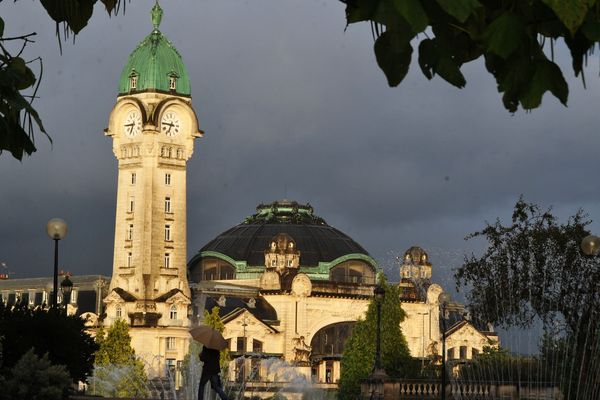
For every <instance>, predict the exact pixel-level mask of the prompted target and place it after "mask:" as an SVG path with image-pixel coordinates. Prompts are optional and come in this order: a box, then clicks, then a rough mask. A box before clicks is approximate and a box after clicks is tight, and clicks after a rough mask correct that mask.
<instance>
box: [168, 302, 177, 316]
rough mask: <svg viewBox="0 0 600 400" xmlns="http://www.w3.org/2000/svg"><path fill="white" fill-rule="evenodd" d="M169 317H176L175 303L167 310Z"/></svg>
mask: <svg viewBox="0 0 600 400" xmlns="http://www.w3.org/2000/svg"><path fill="white" fill-rule="evenodd" d="M169 318H170V319H177V306H176V305H175V304H173V305H172V306H171V310H170V311H169Z"/></svg>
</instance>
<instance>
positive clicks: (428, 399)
mask: <svg viewBox="0 0 600 400" xmlns="http://www.w3.org/2000/svg"><path fill="white" fill-rule="evenodd" d="M361 392H362V398H363V399H370V398H378V399H386V400H387V399H394V400H396V399H399V400H403V399H406V400H421V399H423V400H433V399H436V400H437V399H440V398H441V394H442V385H441V382H440V381H439V380H408V379H394V378H387V379H385V380H384V381H383V382H382V381H381V380H379V381H377V380H366V381H364V382H363V383H362V388H361ZM374 394H375V396H374ZM373 396H374V397H373ZM446 398H447V399H448V400H456V399H461V400H488V399H489V400H496V399H498V400H513V399H515V400H516V399H522V400H525V399H531V400H534V399H535V400H562V399H563V398H564V396H563V394H562V393H561V391H560V389H559V387H558V384H556V383H554V382H458V381H454V382H450V383H448V384H447V385H446Z"/></svg>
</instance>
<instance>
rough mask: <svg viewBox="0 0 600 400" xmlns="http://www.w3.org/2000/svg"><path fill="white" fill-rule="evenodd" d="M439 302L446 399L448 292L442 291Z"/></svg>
mask: <svg viewBox="0 0 600 400" xmlns="http://www.w3.org/2000/svg"><path fill="white" fill-rule="evenodd" d="M438 302H439V303H440V312H441V313H442V318H441V319H442V400H446V309H447V307H448V303H449V302H450V295H449V294H448V293H446V292H442V293H440V295H439V296H438Z"/></svg>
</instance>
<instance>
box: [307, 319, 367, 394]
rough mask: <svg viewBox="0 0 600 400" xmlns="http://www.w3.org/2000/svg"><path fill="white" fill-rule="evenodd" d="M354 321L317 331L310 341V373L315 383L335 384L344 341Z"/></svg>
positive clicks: (339, 323)
mask: <svg viewBox="0 0 600 400" xmlns="http://www.w3.org/2000/svg"><path fill="white" fill-rule="evenodd" d="M355 324H356V321H346V322H338V323H335V324H331V325H327V326H324V327H323V328H321V329H319V330H318V331H317V333H315V335H314V336H313V338H312V340H311V341H310V346H311V348H312V350H311V355H310V364H311V373H312V376H313V379H314V381H315V382H320V383H336V382H337V381H338V380H339V379H340V360H341V359H342V353H343V352H344V345H345V344H346V340H348V338H349V337H350V335H351V334H352V329H353V328H354V325H355Z"/></svg>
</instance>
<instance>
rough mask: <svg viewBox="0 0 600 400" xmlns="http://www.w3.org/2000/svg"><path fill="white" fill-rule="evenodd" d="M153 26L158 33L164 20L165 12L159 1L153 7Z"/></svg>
mask: <svg viewBox="0 0 600 400" xmlns="http://www.w3.org/2000/svg"><path fill="white" fill-rule="evenodd" d="M151 14H152V25H153V26H154V30H155V31H157V30H158V27H159V26H160V21H161V20H162V16H163V10H162V8H160V5H159V4H158V0H156V3H154V7H152V12H151Z"/></svg>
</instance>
